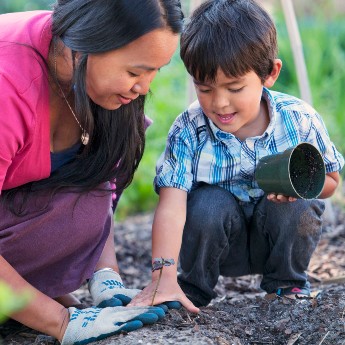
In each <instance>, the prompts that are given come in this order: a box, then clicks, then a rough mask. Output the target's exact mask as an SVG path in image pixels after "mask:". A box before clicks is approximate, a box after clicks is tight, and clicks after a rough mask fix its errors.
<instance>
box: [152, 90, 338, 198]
mask: <svg viewBox="0 0 345 345" xmlns="http://www.w3.org/2000/svg"><path fill="white" fill-rule="evenodd" d="M263 98H264V99H265V100H266V102H267V105H268V108H269V116H270V123H269V125H268V127H267V129H266V131H265V132H264V133H263V135H261V136H256V137H251V138H247V139H246V140H245V141H241V140H239V139H238V138H236V137H235V136H234V135H232V134H230V133H226V132H223V131H221V130H220V129H219V128H218V127H216V126H215V125H214V124H213V122H212V121H210V120H209V119H208V118H207V117H206V116H205V114H204V113H203V111H202V109H201V108H200V105H199V102H198V101H196V102H194V103H193V104H192V105H191V106H190V107H189V108H188V109H187V110H186V111H185V112H183V113H182V114H181V115H180V116H179V117H178V118H177V119H176V120H175V122H174V123H173V125H172V127H171V129H170V131H169V135H168V140H167V146H166V149H165V152H164V153H163V154H162V156H161V157H160V159H159V161H158V163H157V167H156V171H157V175H156V178H155V182H154V184H155V189H156V191H157V192H158V191H159V188H160V187H174V188H178V189H181V190H184V191H186V192H190V191H191V190H193V189H195V188H197V186H198V184H199V183H201V182H204V183H208V184H212V185H218V186H220V187H223V188H225V189H227V190H228V191H230V192H231V193H232V194H233V195H234V196H235V197H236V198H237V199H238V200H240V201H243V202H254V203H255V202H257V201H258V200H259V199H260V198H261V197H262V196H263V195H264V192H263V191H262V190H261V189H260V188H259V187H258V184H257V182H256V181H255V179H254V172H255V168H256V165H257V163H258V161H259V159H260V158H262V157H264V156H267V155H271V154H275V153H278V152H282V151H285V150H286V149H287V148H289V147H293V146H295V145H297V144H299V143H302V142H308V143H311V144H313V145H314V146H315V147H317V148H318V149H319V151H320V152H321V154H322V156H323V158H324V161H325V166H326V172H334V171H339V170H341V168H342V167H343V165H344V158H343V157H342V155H341V154H340V153H339V152H338V151H337V150H336V148H335V146H334V144H333V143H332V142H331V140H330V138H329V135H328V132H327V129H326V127H325V124H324V122H323V120H322V118H321V117H320V115H319V114H318V113H317V112H316V111H315V110H314V109H313V108H312V107H311V106H310V105H308V104H306V103H305V102H303V101H302V100H300V99H298V98H295V97H292V96H289V95H286V94H283V93H279V92H274V91H270V90H268V89H266V88H264V89H263Z"/></svg>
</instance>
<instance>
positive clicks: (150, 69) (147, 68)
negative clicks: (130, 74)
mask: <svg viewBox="0 0 345 345" xmlns="http://www.w3.org/2000/svg"><path fill="white" fill-rule="evenodd" d="M170 62H171V60H169V62H168V63H166V64H165V65H163V66H161V67H158V68H157V67H151V66H147V65H134V66H133V68H138V69H142V70H145V71H158V70H159V69H161V68H162V67H164V66H167V65H169V63H170Z"/></svg>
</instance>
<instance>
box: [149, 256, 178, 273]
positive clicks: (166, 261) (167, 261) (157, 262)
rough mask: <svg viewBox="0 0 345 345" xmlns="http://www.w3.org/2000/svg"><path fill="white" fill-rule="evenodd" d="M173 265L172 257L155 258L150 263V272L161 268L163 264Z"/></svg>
mask: <svg viewBox="0 0 345 345" xmlns="http://www.w3.org/2000/svg"><path fill="white" fill-rule="evenodd" d="M171 265H175V260H174V259H164V258H155V259H153V263H152V272H154V271H157V270H161V269H162V268H163V266H171Z"/></svg>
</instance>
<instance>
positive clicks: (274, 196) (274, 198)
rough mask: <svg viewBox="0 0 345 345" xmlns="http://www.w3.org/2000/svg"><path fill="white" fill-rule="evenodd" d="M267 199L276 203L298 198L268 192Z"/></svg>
mask: <svg viewBox="0 0 345 345" xmlns="http://www.w3.org/2000/svg"><path fill="white" fill-rule="evenodd" d="M267 199H268V200H270V201H273V202H276V203H283V202H293V201H296V200H297V198H294V197H292V196H287V195H283V194H274V193H270V194H268V195H267Z"/></svg>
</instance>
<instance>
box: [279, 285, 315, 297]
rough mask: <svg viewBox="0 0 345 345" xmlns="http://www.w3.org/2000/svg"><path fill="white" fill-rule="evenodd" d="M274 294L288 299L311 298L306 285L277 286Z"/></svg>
mask: <svg viewBox="0 0 345 345" xmlns="http://www.w3.org/2000/svg"><path fill="white" fill-rule="evenodd" d="M276 295H277V296H279V297H286V298H290V299H312V298H314V297H313V296H311V293H310V289H309V288H308V287H298V286H289V287H284V288H278V289H277V291H276Z"/></svg>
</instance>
